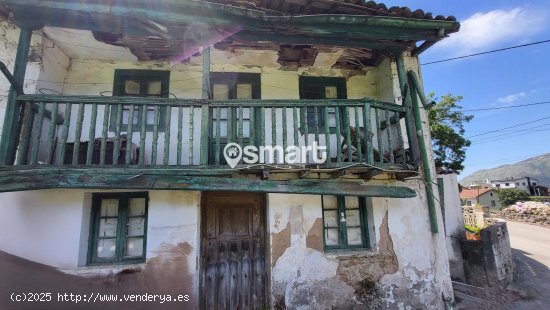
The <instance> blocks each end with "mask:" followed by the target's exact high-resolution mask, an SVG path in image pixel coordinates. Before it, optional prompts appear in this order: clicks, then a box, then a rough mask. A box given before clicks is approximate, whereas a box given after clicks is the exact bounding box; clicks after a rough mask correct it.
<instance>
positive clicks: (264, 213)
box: [197, 191, 272, 309]
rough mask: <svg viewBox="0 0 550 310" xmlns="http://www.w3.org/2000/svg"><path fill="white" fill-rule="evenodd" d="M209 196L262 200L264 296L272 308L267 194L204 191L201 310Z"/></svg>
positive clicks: (200, 279) (201, 207) (201, 213)
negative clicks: (235, 196)
mask: <svg viewBox="0 0 550 310" xmlns="http://www.w3.org/2000/svg"><path fill="white" fill-rule="evenodd" d="M208 195H219V196H223V195H241V196H256V197H258V198H259V199H260V210H263V211H262V214H261V216H260V217H261V225H263V226H264V229H263V231H262V233H263V242H262V246H263V247H264V257H265V261H264V269H265V284H264V296H265V303H266V305H268V306H269V307H271V268H272V266H271V242H270V234H269V221H268V214H269V212H268V211H269V210H268V199H267V193H255V192H236V191H203V192H201V203H200V229H199V231H200V233H199V247H200V250H199V255H200V256H199V257H198V260H197V261H198V272H199V289H198V293H199V294H198V298H199V300H198V303H197V305H198V306H199V309H203V308H204V304H203V301H204V299H203V293H204V292H203V290H202V287H203V282H204V277H203V268H205V267H206V266H205V257H206V255H205V254H206V253H205V251H206V249H205V247H204V244H205V243H204V242H203V237H205V236H206V208H207V205H206V204H207V196H208Z"/></svg>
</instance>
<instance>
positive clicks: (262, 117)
mask: <svg viewBox="0 0 550 310" xmlns="http://www.w3.org/2000/svg"><path fill="white" fill-rule="evenodd" d="M258 122H260V137H259V138H258V139H259V142H260V146H264V145H265V108H264V107H260V119H259V120H258Z"/></svg>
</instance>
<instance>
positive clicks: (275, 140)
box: [271, 107, 279, 163]
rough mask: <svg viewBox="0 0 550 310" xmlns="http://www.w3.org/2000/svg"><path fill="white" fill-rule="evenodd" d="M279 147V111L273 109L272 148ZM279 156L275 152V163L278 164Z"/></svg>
mask: <svg viewBox="0 0 550 310" xmlns="http://www.w3.org/2000/svg"><path fill="white" fill-rule="evenodd" d="M275 145H277V111H276V110H275V108H274V107H271V146H273V147H275ZM278 159H279V154H277V153H276V152H273V163H277V161H278Z"/></svg>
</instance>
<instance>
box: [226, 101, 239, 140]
mask: <svg viewBox="0 0 550 310" xmlns="http://www.w3.org/2000/svg"><path fill="white" fill-rule="evenodd" d="M233 109H234V108H226V109H225V110H226V111H227V118H226V127H225V128H226V130H227V142H228V143H230V142H235V140H234V138H235V132H234V130H233V129H234V123H233V120H234V119H236V118H234V117H233V115H235V113H234V111H233Z"/></svg>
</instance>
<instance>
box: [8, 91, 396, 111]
mask: <svg viewBox="0 0 550 310" xmlns="http://www.w3.org/2000/svg"><path fill="white" fill-rule="evenodd" d="M17 100H18V101H26V102H36V103H39V102H44V103H54V102H55V103H59V104H63V103H84V104H93V103H96V104H109V105H117V104H122V105H136V106H139V105H151V104H162V105H165V106H170V107H200V106H203V105H206V106H210V107H223V108H230V107H235V108H238V107H242V108H248V107H263V108H270V107H274V108H283V107H284V108H292V107H306V106H308V107H315V106H317V107H338V106H341V107H362V106H364V104H365V102H368V103H369V104H370V106H371V107H373V108H379V109H388V110H390V111H392V112H400V113H405V108H404V107H403V106H401V105H397V104H394V103H389V102H384V101H379V100H374V99H370V98H364V99H233V100H213V99H171V98H144V97H128V96H125V97H120V96H109V97H107V96H73V95H42V94H35V95H21V96H18V97H17Z"/></svg>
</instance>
